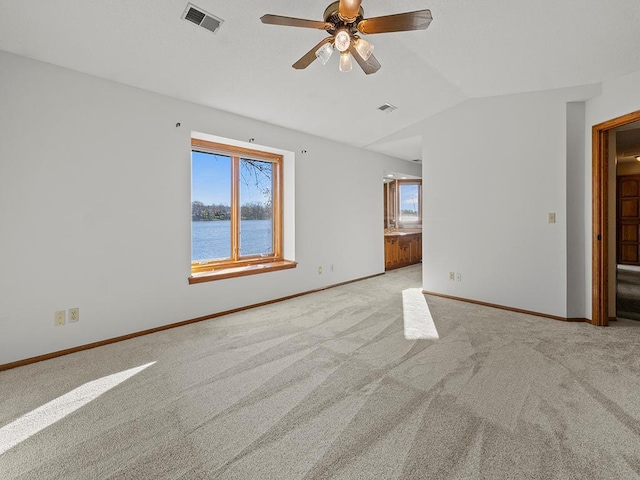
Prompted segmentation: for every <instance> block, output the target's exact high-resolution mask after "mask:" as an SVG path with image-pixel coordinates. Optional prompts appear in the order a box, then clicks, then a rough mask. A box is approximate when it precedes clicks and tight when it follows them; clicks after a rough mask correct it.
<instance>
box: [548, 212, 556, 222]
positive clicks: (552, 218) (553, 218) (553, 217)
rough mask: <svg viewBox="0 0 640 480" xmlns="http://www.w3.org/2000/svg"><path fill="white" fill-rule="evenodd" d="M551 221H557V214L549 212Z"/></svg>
mask: <svg viewBox="0 0 640 480" xmlns="http://www.w3.org/2000/svg"><path fill="white" fill-rule="evenodd" d="M549 223H556V214H555V213H549Z"/></svg>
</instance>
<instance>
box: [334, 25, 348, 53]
mask: <svg viewBox="0 0 640 480" xmlns="http://www.w3.org/2000/svg"><path fill="white" fill-rule="evenodd" d="M334 45H335V47H336V48H337V49H338V50H340V51H341V52H346V51H347V50H349V45H351V36H350V35H349V32H347V31H346V30H340V31H339V32H338V33H336V40H335V42H334Z"/></svg>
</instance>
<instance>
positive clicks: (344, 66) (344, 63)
mask: <svg viewBox="0 0 640 480" xmlns="http://www.w3.org/2000/svg"><path fill="white" fill-rule="evenodd" d="M352 68H353V62H352V61H351V54H350V53H349V52H343V53H341V54H340V71H341V72H350V71H351V69H352Z"/></svg>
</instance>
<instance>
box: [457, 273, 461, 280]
mask: <svg viewBox="0 0 640 480" xmlns="http://www.w3.org/2000/svg"><path fill="white" fill-rule="evenodd" d="M461 281H462V274H461V273H456V282H461Z"/></svg>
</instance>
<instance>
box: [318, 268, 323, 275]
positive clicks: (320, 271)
mask: <svg viewBox="0 0 640 480" xmlns="http://www.w3.org/2000/svg"><path fill="white" fill-rule="evenodd" d="M318 275H322V267H318Z"/></svg>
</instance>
